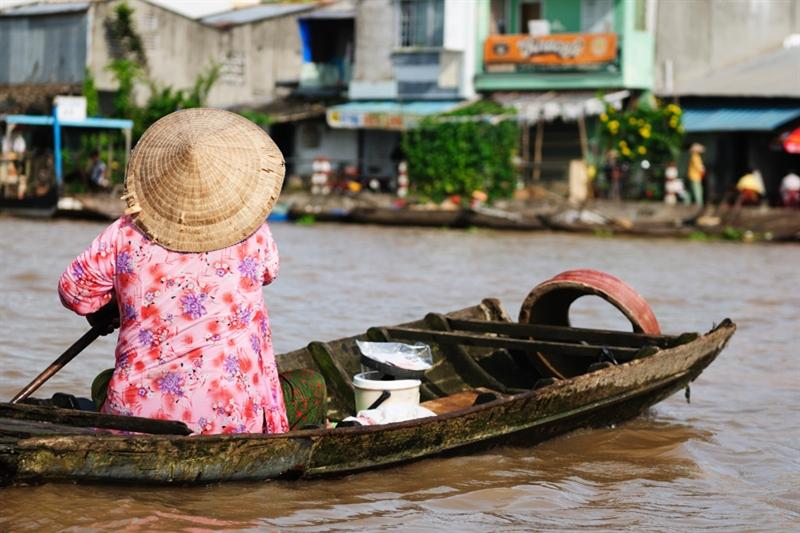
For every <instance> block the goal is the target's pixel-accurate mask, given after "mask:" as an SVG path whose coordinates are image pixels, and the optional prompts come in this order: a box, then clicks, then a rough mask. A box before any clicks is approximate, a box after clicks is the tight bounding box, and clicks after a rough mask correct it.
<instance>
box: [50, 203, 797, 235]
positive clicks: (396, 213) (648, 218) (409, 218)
mask: <svg viewBox="0 0 800 533" xmlns="http://www.w3.org/2000/svg"><path fill="white" fill-rule="evenodd" d="M124 208H125V206H124V204H123V202H122V201H121V200H119V199H118V198H116V197H113V196H110V195H102V194H94V195H77V196H73V197H66V198H62V199H61V201H60V202H59V209H58V212H57V216H60V217H68V218H84V219H94V220H113V219H115V218H118V217H119V216H121V215H122V213H123V212H124ZM270 220H272V221H282V220H290V221H298V222H301V223H312V222H315V221H319V222H341V223H351V224H353V223H356V224H377V225H386V226H421V227H426V226H427V227H450V228H472V227H477V228H490V229H497V230H516V231H540V230H549V231H564V232H571V233H589V234H596V235H600V236H614V235H632V236H646V237H670V238H688V239H693V240H706V239H727V240H742V241H776V242H786V241H800V210H796V209H784V208H770V207H766V206H762V207H736V206H734V207H731V206H727V205H722V206H706V207H704V208H699V207H697V206H693V205H666V204H663V203H659V202H640V201H624V202H619V201H609V200H593V201H591V202H589V203H586V204H584V205H582V206H574V205H570V204H569V203H567V202H566V201H565V200H563V199H561V198H560V197H557V196H555V195H541V196H538V197H533V198H525V199H512V200H501V201H498V202H496V203H495V204H493V205H491V206H487V205H479V206H473V207H469V208H464V207H461V206H458V205H455V204H451V203H448V202H445V203H444V204H441V205H435V204H423V203H410V202H405V201H403V200H400V199H398V198H397V197H395V196H393V195H389V194H375V193H360V194H358V195H329V196H315V195H311V194H309V193H306V192H301V191H298V192H284V193H283V194H282V195H281V197H280V200H279V202H278V205H277V206H276V208H275V210H274V211H273V213H272V215H270Z"/></svg>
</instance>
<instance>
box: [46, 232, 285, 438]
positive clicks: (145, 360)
mask: <svg viewBox="0 0 800 533" xmlns="http://www.w3.org/2000/svg"><path fill="white" fill-rule="evenodd" d="M277 274H278V249H277V247H276V246H275V241H274V240H273V239H272V234H271V233H270V230H269V226H267V224H264V225H263V226H261V227H260V228H259V229H258V230H257V231H256V232H255V233H254V234H253V235H251V236H250V237H248V238H247V239H245V240H244V241H242V242H240V243H239V244H236V245H233V246H230V247H228V248H224V249H222V250H216V251H213V252H206V253H180V252H173V251H170V250H167V249H165V248H162V247H161V246H159V245H158V244H156V243H153V242H152V241H150V239H148V238H147V236H145V235H144V234H143V233H142V232H141V231H140V230H139V229H138V228H137V227H136V226H135V225H134V224H133V222H132V221H131V220H130V219H129V218H128V217H122V218H120V219H119V220H117V221H116V222H114V223H113V224H111V225H110V226H109V227H107V228H106V229H105V230H104V231H103V232H102V233H101V234H100V235H99V236H98V237H97V238H96V239H95V240H94V241H93V242H92V245H91V246H90V247H89V248H88V249H87V250H86V251H85V252H83V253H82V254H81V255H80V256H79V257H78V258H77V259H75V261H73V262H72V264H71V265H70V266H69V268H67V270H66V272H64V274H62V276H61V279H60V281H59V284H58V292H59V295H60V296H61V301H62V302H63V304H64V305H65V306H66V307H67V308H69V309H71V310H73V311H75V312H76V313H78V314H80V315H86V314H89V313H93V312H95V311H97V310H98V309H100V308H101V307H102V306H103V305H105V304H106V303H108V302H109V301H110V300H111V298H112V297H113V296H114V294H116V298H117V302H118V304H119V309H120V320H121V327H120V331H119V339H118V341H117V349H116V365H115V369H114V375H113V377H112V378H111V383H110V384H109V389H108V397H107V400H106V402H105V404H104V405H103V408H102V411H103V412H105V413H113V414H120V415H133V416H144V417H148V418H159V419H171V420H181V421H183V422H185V423H186V424H187V425H188V426H189V427H190V428H191V429H192V430H193V431H194V432H195V433H205V434H208V433H282V432H285V431H288V422H287V420H286V407H285V405H284V402H283V396H282V393H281V387H280V383H279V381H278V370H277V367H276V365H275V355H274V353H273V351H272V338H271V333H270V326H269V317H268V315H267V309H266V307H265V305H264V295H263V292H262V290H261V286H262V285H266V284H268V283H270V282H271V281H272V280H273V279H275V277H276V276H277Z"/></svg>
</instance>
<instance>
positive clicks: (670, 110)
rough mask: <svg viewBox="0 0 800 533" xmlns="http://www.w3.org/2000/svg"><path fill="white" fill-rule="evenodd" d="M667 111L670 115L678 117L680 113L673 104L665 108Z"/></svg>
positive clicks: (679, 109)
mask: <svg viewBox="0 0 800 533" xmlns="http://www.w3.org/2000/svg"><path fill="white" fill-rule="evenodd" d="M667 111H669V112H670V113H672V114H673V115H680V114H681V113H682V111H681V108H680V107H678V106H677V105H675V104H669V105H668V106H667Z"/></svg>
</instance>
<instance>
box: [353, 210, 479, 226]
mask: <svg viewBox="0 0 800 533" xmlns="http://www.w3.org/2000/svg"><path fill="white" fill-rule="evenodd" d="M348 221H349V222H355V223H358V224H376V225H380V226H418V227H434V228H460V227H466V226H467V221H466V213H465V212H464V211H463V210H461V209H409V208H392V207H356V208H354V209H353V210H352V211H350V217H349V219H348Z"/></svg>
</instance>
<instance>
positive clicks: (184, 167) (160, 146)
mask: <svg viewBox="0 0 800 533" xmlns="http://www.w3.org/2000/svg"><path fill="white" fill-rule="evenodd" d="M284 170H285V169H284V162H283V156H282V155H281V151H280V150H279V149H278V147H277V146H276V145H275V143H274V142H273V141H272V139H270V137H269V135H267V134H266V132H264V130H262V129H261V128H259V127H258V126H256V125H255V124H253V123H252V122H250V121H249V120H247V119H246V118H244V117H242V116H241V115H237V114H235V113H230V112H228V111H222V110H220V109H204V108H194V109H185V110H183V111H176V112H175V113H171V114H169V115H167V116H165V117H163V118H161V119H160V120H158V122H156V123H155V124H153V125H152V126H150V127H149V128H148V129H147V131H145V133H144V135H143V136H142V138H141V140H139V142H138V143H137V145H136V148H135V150H134V151H133V153H132V154H131V159H130V161H129V162H128V168H127V172H126V176H125V196H123V199H124V200H125V201H126V203H127V205H128V209H126V211H125V213H126V214H128V215H130V216H131V217H132V218H133V220H134V222H135V223H136V225H137V226H138V227H139V228H140V229H141V230H142V231H143V232H144V233H145V234H146V235H147V236H148V237H150V239H151V240H153V241H155V242H157V243H158V244H160V245H161V246H163V247H164V248H168V249H170V250H175V251H178V252H208V251H211V250H218V249H220V248H226V247H228V246H231V245H233V244H236V243H238V242H240V241H242V240H244V239H246V238H247V237H249V236H250V235H251V234H253V232H255V231H256V230H257V229H258V228H259V226H261V224H263V223H264V221H265V220H266V218H267V215H268V214H269V212H270V211H271V210H272V206H273V205H275V201H276V200H277V199H278V195H279V194H280V191H281V184H282V183H283V174H284Z"/></svg>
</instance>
